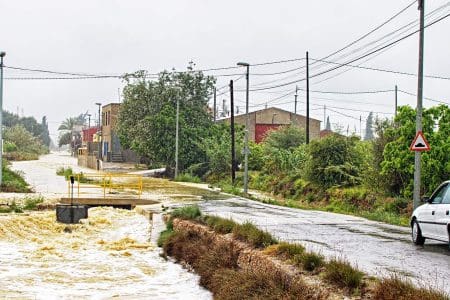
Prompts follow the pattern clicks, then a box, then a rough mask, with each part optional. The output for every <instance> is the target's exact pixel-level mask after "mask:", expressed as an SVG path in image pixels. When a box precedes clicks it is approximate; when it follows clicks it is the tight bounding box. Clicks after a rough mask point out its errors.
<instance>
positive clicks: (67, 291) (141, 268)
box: [0, 208, 211, 299]
mask: <svg viewBox="0 0 450 300" xmlns="http://www.w3.org/2000/svg"><path fill="white" fill-rule="evenodd" d="M89 214H90V216H89V220H88V222H85V223H84V224H78V225H70V226H67V225H64V224H59V223H56V222H55V216H54V212H35V213H31V214H29V215H2V216H0V262H1V263H0V298H21V299H22V298H26V299H52V298H54V299H60V298H69V299H70V298H95V299H108V298H116V297H118V298H127V299H130V298H131V299H136V298H139V299H144V298H145V299H150V298H151V299H210V298H211V295H210V293H209V292H208V291H206V290H204V289H203V288H201V287H199V285H198V278H197V276H196V275H194V274H192V273H189V272H187V271H186V270H185V269H183V268H181V267H180V266H179V265H177V264H174V263H172V262H170V261H166V260H164V259H163V258H161V257H160V256H159V254H160V250H159V249H158V248H156V246H155V245H154V244H152V243H150V242H149V241H150V236H151V234H152V232H151V226H150V224H149V223H148V221H147V220H146V219H145V218H144V217H143V216H140V215H137V214H136V213H135V212H133V211H126V210H119V209H113V208H91V209H90V210H89Z"/></svg>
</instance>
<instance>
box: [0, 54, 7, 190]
mask: <svg viewBox="0 0 450 300" xmlns="http://www.w3.org/2000/svg"><path fill="white" fill-rule="evenodd" d="M5 55H6V53H5V52H3V51H2V52H0V190H1V187H2V182H3V173H2V171H3V135H2V132H3V57H5Z"/></svg>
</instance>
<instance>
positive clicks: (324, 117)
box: [323, 105, 327, 129]
mask: <svg viewBox="0 0 450 300" xmlns="http://www.w3.org/2000/svg"><path fill="white" fill-rule="evenodd" d="M326 126H327V106H326V105H324V106H323V129H326Z"/></svg>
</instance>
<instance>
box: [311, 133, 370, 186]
mask: <svg viewBox="0 0 450 300" xmlns="http://www.w3.org/2000/svg"><path fill="white" fill-rule="evenodd" d="M358 142H359V141H357V139H356V138H353V137H352V138H346V137H342V136H338V135H330V136H327V137H326V138H324V139H321V140H313V141H312V142H311V144H310V147H309V154H310V156H311V160H310V161H309V165H308V177H309V179H310V180H311V181H312V182H314V183H316V184H318V185H321V186H324V187H326V188H327V187H331V186H353V185H356V184H358V183H360V181H361V178H360V175H361V167H362V161H363V159H362V158H361V157H360V154H361V152H360V151H357V149H356V144H357V143H358Z"/></svg>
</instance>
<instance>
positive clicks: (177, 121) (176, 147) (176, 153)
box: [175, 96, 180, 178]
mask: <svg viewBox="0 0 450 300" xmlns="http://www.w3.org/2000/svg"><path fill="white" fill-rule="evenodd" d="M179 120H180V100H179V97H178V96H177V117H176V125H175V127H176V128H175V178H177V176H178V131H179Z"/></svg>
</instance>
